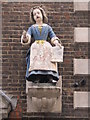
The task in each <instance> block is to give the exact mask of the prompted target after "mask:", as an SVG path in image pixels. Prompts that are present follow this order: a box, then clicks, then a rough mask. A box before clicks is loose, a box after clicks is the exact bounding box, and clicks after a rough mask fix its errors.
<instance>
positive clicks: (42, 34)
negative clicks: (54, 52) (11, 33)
mask: <svg viewBox="0 0 90 120" xmlns="http://www.w3.org/2000/svg"><path fill="white" fill-rule="evenodd" d="M27 33H28V34H29V35H31V36H33V38H34V40H35V42H34V44H33V45H32V46H31V48H30V49H29V50H28V52H27V56H26V62H27V71H26V79H27V80H28V81H32V82H35V81H36V80H37V79H39V81H40V82H41V83H43V82H48V81H49V79H54V80H57V81H58V79H59V75H58V72H57V71H56V70H54V69H53V66H54V67H55V64H54V63H51V62H50V57H51V50H50V49H51V45H50V44H49V43H48V42H47V38H48V37H50V39H52V38H53V37H56V35H55V33H54V32H53V30H52V28H51V27H50V26H49V25H47V24H43V25H42V29H41V31H40V30H39V26H38V25H32V26H31V27H29V29H28V31H27ZM43 41H44V43H43ZM48 48H49V49H48ZM35 50H36V51H35ZM39 50H40V51H41V53H42V51H43V53H42V54H43V55H42V56H43V57H41V53H40V52H39ZM37 51H38V52H37ZM46 51H47V52H46ZM33 54H35V55H34V57H33ZM40 57H41V58H40ZM47 57H48V58H47ZM32 58H33V59H32ZM35 58H36V61H35V60H34V59H35ZM46 58H47V59H46ZM42 59H43V60H42ZM33 62H34V63H33ZM39 63H40V64H39ZM30 64H31V65H30ZM47 64H49V65H50V67H48V66H49V65H48V66H47ZM35 66H36V67H35ZM39 66H40V67H39Z"/></svg>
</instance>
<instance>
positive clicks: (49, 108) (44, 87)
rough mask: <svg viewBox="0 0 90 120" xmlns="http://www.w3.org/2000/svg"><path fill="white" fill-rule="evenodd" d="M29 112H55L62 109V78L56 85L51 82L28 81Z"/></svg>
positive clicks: (59, 111)
mask: <svg viewBox="0 0 90 120" xmlns="http://www.w3.org/2000/svg"><path fill="white" fill-rule="evenodd" d="M26 93H27V112H29V113H32V112H45V113H47V112H52V113H53V112H54V113H61V111H62V79H61V76H60V79H59V81H58V83H57V84H56V86H53V85H52V84H49V83H38V84H33V83H30V82H28V81H27V82H26Z"/></svg>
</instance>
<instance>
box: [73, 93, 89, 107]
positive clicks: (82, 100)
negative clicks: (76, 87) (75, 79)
mask: <svg viewBox="0 0 90 120" xmlns="http://www.w3.org/2000/svg"><path fill="white" fill-rule="evenodd" d="M88 107H90V92H82V91H74V109H77V108H88Z"/></svg>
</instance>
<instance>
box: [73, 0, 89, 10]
mask: <svg viewBox="0 0 90 120" xmlns="http://www.w3.org/2000/svg"><path fill="white" fill-rule="evenodd" d="M88 4H89V0H74V11H88V10H89V7H88Z"/></svg>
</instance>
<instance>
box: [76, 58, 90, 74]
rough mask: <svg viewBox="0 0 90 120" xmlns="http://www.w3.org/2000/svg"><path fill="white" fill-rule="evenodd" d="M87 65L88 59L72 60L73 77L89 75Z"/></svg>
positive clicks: (89, 60) (89, 61)
mask: <svg viewBox="0 0 90 120" xmlns="http://www.w3.org/2000/svg"><path fill="white" fill-rule="evenodd" d="M89 63H90V59H74V75H77V74H84V75H85V74H86V75H88V74H90V70H89Z"/></svg>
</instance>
